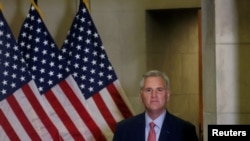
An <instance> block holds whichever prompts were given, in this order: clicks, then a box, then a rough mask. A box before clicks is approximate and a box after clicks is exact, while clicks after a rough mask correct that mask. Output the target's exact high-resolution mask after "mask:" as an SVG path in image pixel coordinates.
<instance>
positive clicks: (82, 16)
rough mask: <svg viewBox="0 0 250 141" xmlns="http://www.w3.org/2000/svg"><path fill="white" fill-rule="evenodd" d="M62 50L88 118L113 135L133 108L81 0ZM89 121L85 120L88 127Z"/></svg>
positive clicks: (109, 134)
mask: <svg viewBox="0 0 250 141" xmlns="http://www.w3.org/2000/svg"><path fill="white" fill-rule="evenodd" d="M61 52H62V56H64V58H65V59H66V60H67V64H68V68H66V69H67V71H69V72H70V73H71V74H72V76H73V78H74V80H75V81H76V83H77V84H78V86H79V88H80V91H81V92H82V96H83V97H84V98H85V99H86V100H85V105H84V106H85V107H86V108H87V112H88V113H89V115H90V118H91V119H93V120H94V121H95V122H96V124H97V126H98V127H99V128H100V129H101V131H102V133H103V134H104V135H105V137H106V138H112V136H113V132H114V130H115V125H116V123H117V122H118V121H120V120H122V119H125V118H128V117H131V116H132V115H133V112H132V108H131V106H130V104H129V102H128V100H127V97H126V95H125V93H124V91H123V89H122V87H121V85H120V82H119V80H118V78H117V76H116V73H115V71H114V68H113V67H112V65H111V63H110V61H109V59H108V56H107V54H106V52H105V50H104V46H103V43H102V41H101V38H100V36H99V34H98V31H97V29H96V27H95V25H94V23H93V20H92V18H91V15H90V13H89V11H88V10H87V8H86V6H85V4H84V2H82V1H81V3H80V5H79V10H78V12H77V14H76V16H75V19H74V21H73V23H72V26H71V28H70V31H69V33H68V36H67V38H66V40H65V42H64V44H63V47H62V49H61ZM89 124H90V123H88V122H86V125H87V128H90V127H91V126H90V125H89ZM93 134H94V132H93ZM85 135H86V134H85Z"/></svg>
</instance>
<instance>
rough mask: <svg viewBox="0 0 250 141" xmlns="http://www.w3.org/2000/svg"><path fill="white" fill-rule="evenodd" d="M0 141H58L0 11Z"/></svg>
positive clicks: (57, 136)
mask: <svg viewBox="0 0 250 141" xmlns="http://www.w3.org/2000/svg"><path fill="white" fill-rule="evenodd" d="M0 83H1V84H0V140H1V141H9V140H15V141H19V140H22V141H24V140H25V141H28V140H37V141H39V140H48V141H49V140H59V139H60V136H59V133H58V131H57V129H56V128H55V126H54V124H53V123H52V121H51V119H50V118H49V117H48V114H47V113H46V111H45V107H44V103H43V100H42V99H41V96H40V94H39V92H38V89H37V86H36V85H35V83H34V81H33V80H32V78H31V75H30V73H29V71H28V69H27V67H26V65H25V61H24V59H23V58H22V56H21V54H20V51H19V48H18V46H17V43H16V40H15V38H14V36H13V34H12V32H11V30H10V28H9V26H8V24H7V22H6V20H5V18H4V16H3V13H2V11H0Z"/></svg>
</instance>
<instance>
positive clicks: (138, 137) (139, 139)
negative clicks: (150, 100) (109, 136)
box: [113, 113, 145, 141]
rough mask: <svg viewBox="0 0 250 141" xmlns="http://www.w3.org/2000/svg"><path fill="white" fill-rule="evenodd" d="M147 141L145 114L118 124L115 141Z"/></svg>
mask: <svg viewBox="0 0 250 141" xmlns="http://www.w3.org/2000/svg"><path fill="white" fill-rule="evenodd" d="M133 140H134V141H145V113H141V114H139V115H136V116H134V117H131V118H128V119H125V120H122V121H120V122H118V123H117V125H116V130H115V133H114V137H113V141H133Z"/></svg>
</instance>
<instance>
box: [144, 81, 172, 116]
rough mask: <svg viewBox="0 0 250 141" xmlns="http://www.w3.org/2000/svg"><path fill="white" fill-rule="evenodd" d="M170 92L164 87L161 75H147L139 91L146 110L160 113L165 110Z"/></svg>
mask: <svg viewBox="0 0 250 141" xmlns="http://www.w3.org/2000/svg"><path fill="white" fill-rule="evenodd" d="M169 95H170V92H169V90H167V89H166V88H165V83H164V80H163V79H162V78H161V77H148V78H146V79H145V81H144V87H143V89H142V90H141V92H140V96H141V100H142V102H143V104H144V105H145V108H146V110H147V111H148V112H152V113H162V111H164V110H165V106H166V103H167V101H168V99H169Z"/></svg>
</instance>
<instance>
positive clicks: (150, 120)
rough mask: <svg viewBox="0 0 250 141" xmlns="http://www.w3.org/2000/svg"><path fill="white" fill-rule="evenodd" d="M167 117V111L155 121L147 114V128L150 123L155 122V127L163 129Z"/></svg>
mask: <svg viewBox="0 0 250 141" xmlns="http://www.w3.org/2000/svg"><path fill="white" fill-rule="evenodd" d="M165 116H166V110H165V111H164V112H163V113H162V114H161V115H160V116H158V117H157V118H156V119H155V120H152V119H151V118H150V117H149V116H148V114H147V113H145V119H146V123H145V124H146V126H149V123H150V122H152V121H153V122H154V123H155V125H156V126H157V127H158V128H160V129H161V127H162V124H163V121H164V119H165Z"/></svg>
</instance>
